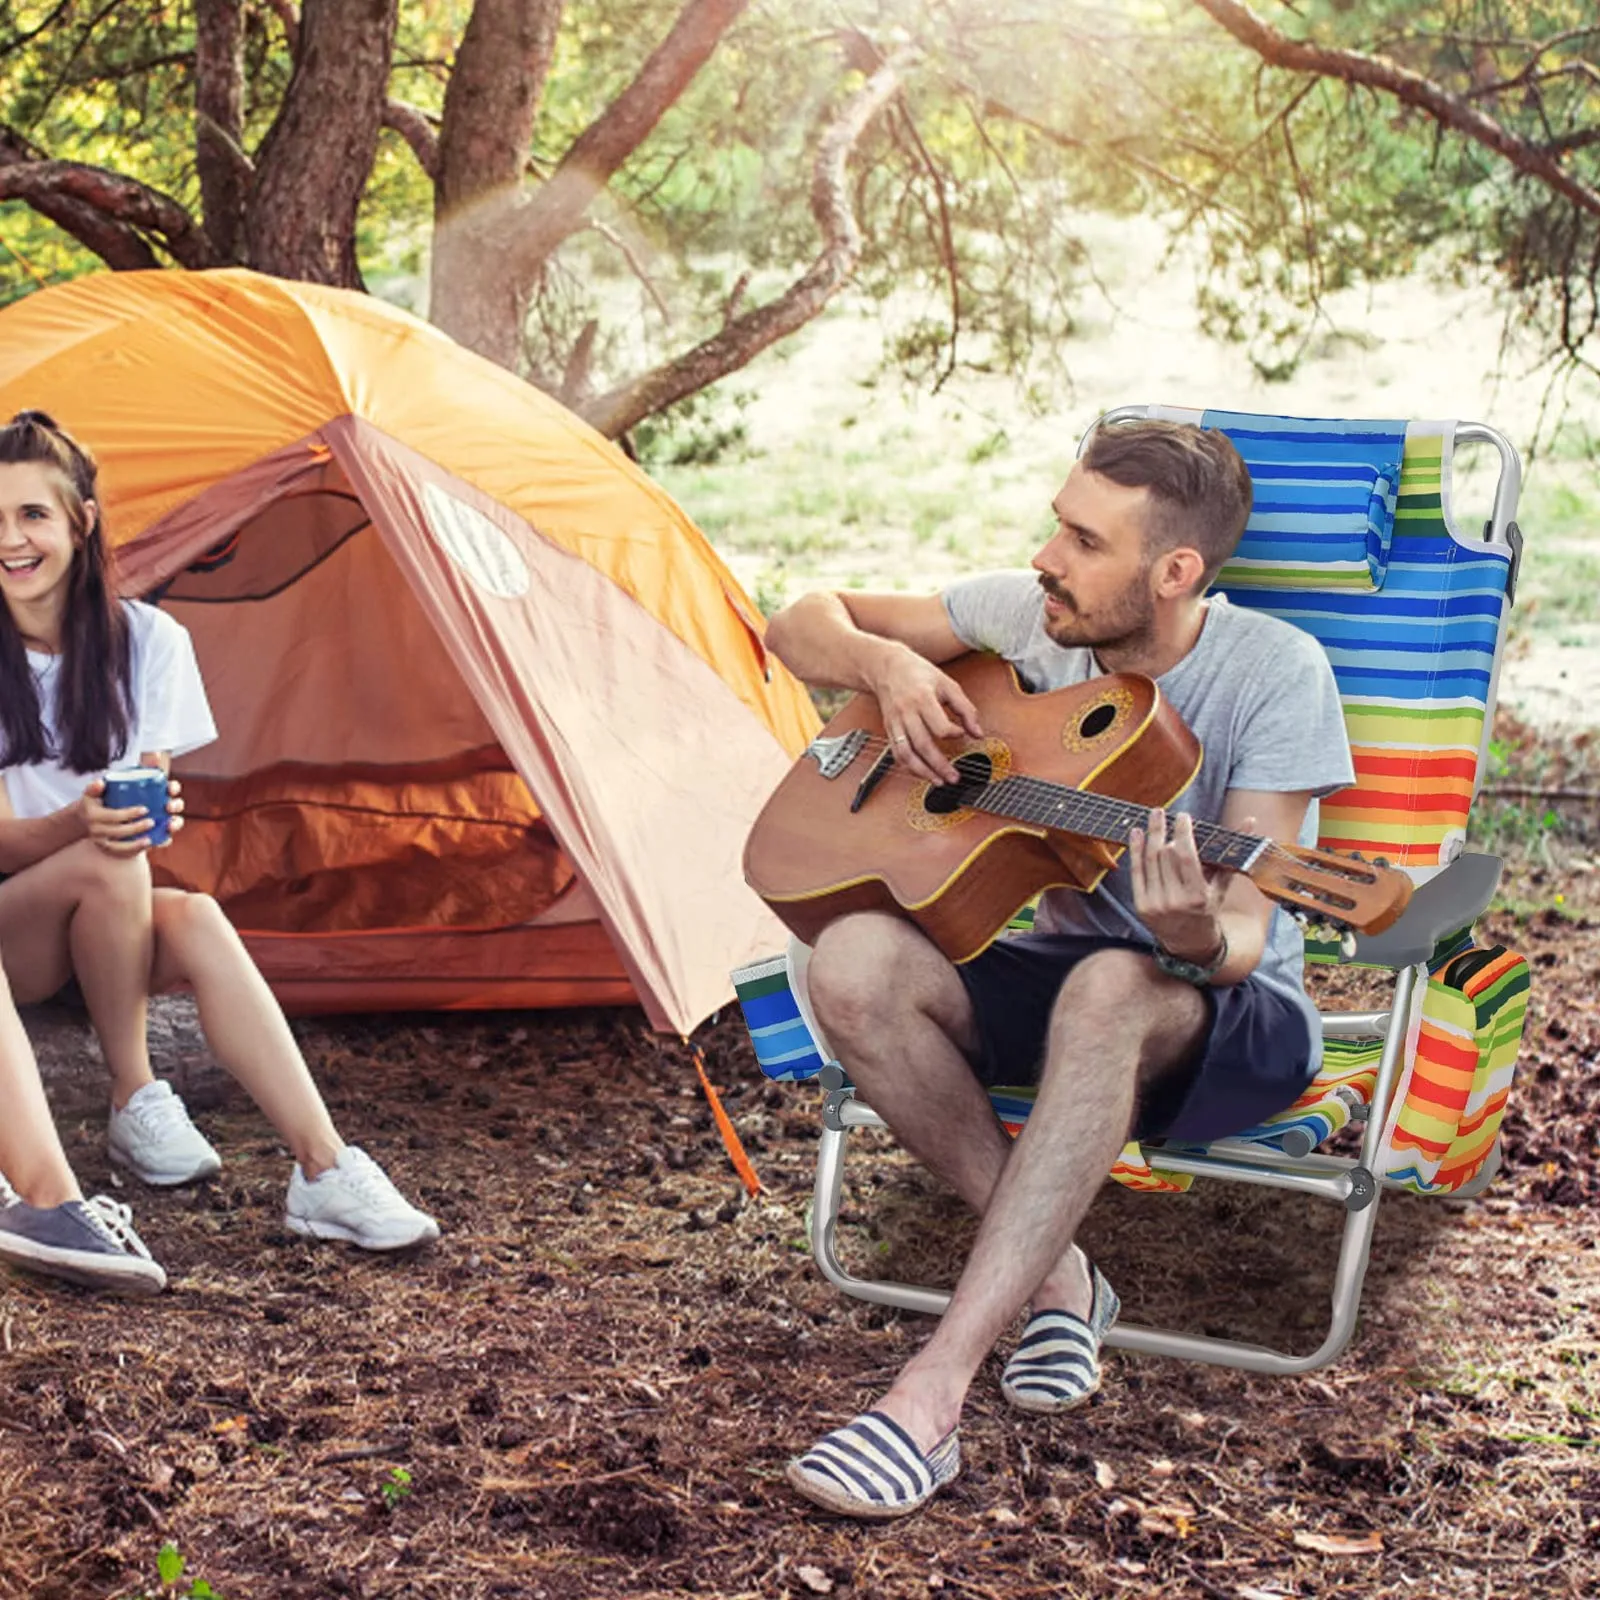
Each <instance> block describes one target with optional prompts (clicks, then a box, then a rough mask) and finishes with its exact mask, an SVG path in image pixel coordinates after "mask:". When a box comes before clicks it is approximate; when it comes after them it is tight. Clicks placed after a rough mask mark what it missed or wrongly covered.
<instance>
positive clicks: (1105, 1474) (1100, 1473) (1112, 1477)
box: [1094, 1461, 1117, 1489]
mask: <svg viewBox="0 0 1600 1600" xmlns="http://www.w3.org/2000/svg"><path fill="white" fill-rule="evenodd" d="M1094 1481H1095V1482H1096V1483H1098V1484H1099V1485H1100V1487H1101V1488H1102V1489H1115V1488H1116V1486H1117V1475H1116V1473H1115V1472H1113V1471H1112V1469H1111V1463H1110V1462H1109V1461H1097V1462H1095V1464H1094Z"/></svg>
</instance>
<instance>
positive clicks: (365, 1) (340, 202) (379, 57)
mask: <svg viewBox="0 0 1600 1600" xmlns="http://www.w3.org/2000/svg"><path fill="white" fill-rule="evenodd" d="M397 11H398V0H306V3H305V7H304V9H303V10H302V12H301V16H300V52H299V55H298V56H297V58H296V60H295V66H294V75H293V76H292V77H291V78H290V80H289V88H288V90H287V92H286V93H285V95H284V98H283V106H282V108H281V109H280V111H279V113H278V118H277V121H276V122H274V123H273V125H272V131H271V133H269V134H268V135H267V137H266V139H265V140H264V141H263V143H262V146H261V149H260V152H259V153H258V155H257V157H256V179H255V184H254V186H253V188H252V190H251V193H250V197H249V202H248V206H247V209H246V220H245V244H246V248H245V252H244V254H245V259H246V260H247V261H248V262H249V264H250V265H251V266H252V267H255V268H256V269H257V270H258V271H261V272H270V273H273V274H275V275H276V276H278V277H280V278H301V279H304V280H306V281H308V282H311V283H332V284H339V285H342V286H343V287H345V288H351V289H359V288H362V287H363V285H362V282H361V272H360V269H359V267H358V266H357V263H356V244H355V233H356V215H357V212H358V210H359V209H360V205H361V194H362V191H363V190H364V189H365V188H366V185H367V179H368V177H369V176H370V175H371V173H372V163H373V160H374V158H375V157H376V155H377V151H378V131H379V129H380V128H381V127H382V125H383V119H384V108H385V104H386V100H387V89H388V81H389V59H390V54H391V52H392V50H393V48H394V36H395V26H396V17H397Z"/></svg>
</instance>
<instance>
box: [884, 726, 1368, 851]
mask: <svg viewBox="0 0 1600 1600" xmlns="http://www.w3.org/2000/svg"><path fill="white" fill-rule="evenodd" d="M892 749H893V746H892V745H891V743H890V741H889V739H888V738H887V736H886V735H884V734H872V733H869V734H868V735H867V737H866V738H865V739H864V740H863V741H862V743H861V745H860V747H859V749H858V750H857V752H856V759H859V758H860V757H861V756H862V755H864V754H869V753H875V754H879V755H881V754H882V752H883V751H885V750H891V751H892ZM963 754H982V752H981V751H977V752H963ZM883 776H884V779H888V778H909V779H911V781H913V782H916V783H925V782H927V780H926V779H925V778H918V777H917V776H916V774H915V773H908V772H906V771H904V770H902V769H899V767H898V759H897V763H896V766H895V767H892V768H890V770H889V771H888V772H886V773H885V774H884V775H883ZM880 781H882V780H880ZM1001 785H1008V786H1011V785H1014V786H1015V788H1016V791H1017V792H1019V793H1022V794H1023V795H1025V796H1026V797H1027V798H1029V799H1032V800H1034V801H1035V802H1036V803H1046V804H1048V805H1050V806H1052V807H1057V806H1058V804H1059V803H1058V802H1057V801H1056V799H1055V796H1056V795H1072V796H1075V797H1076V801H1077V803H1078V806H1079V809H1080V810H1081V811H1082V812H1083V813H1084V815H1085V820H1086V821H1095V822H1101V823H1105V824H1110V823H1116V824H1118V825H1121V826H1123V827H1124V828H1132V827H1136V826H1138V820H1137V817H1132V818H1130V816H1129V813H1138V814H1140V815H1142V816H1148V814H1149V812H1150V811H1151V810H1152V809H1154V808H1152V807H1147V806H1141V805H1140V804H1139V803H1138V802H1137V801H1134V800H1123V799H1121V798H1120V797H1118V796H1116V795H1101V794H1096V793H1095V792H1094V791H1093V790H1090V789H1075V788H1073V787H1072V786H1071V785H1070V784H1058V783H1054V782H1052V781H1050V780H1049V779H1045V778H1036V777H1032V776H1031V775H1029V774H1027V773H1018V774H1015V775H1012V776H1007V777H1004V778H999V779H993V780H990V781H989V782H986V783H984V784H983V785H982V789H983V790H990V789H997V788H999V787H1000V786H1001ZM944 787H946V788H954V787H956V786H955V785H954V784H947V785H945V786H944ZM1001 814H1002V815H1007V816H1012V817H1013V820H1015V821H1018V822H1035V823H1038V824H1040V825H1041V826H1049V824H1048V823H1047V822H1046V819H1045V818H1044V817H1043V816H1029V815H1026V814H1015V813H1012V812H1010V811H1007V812H1004V813H1001ZM1192 820H1193V822H1194V830H1195V838H1196V841H1197V842H1203V843H1207V844H1211V843H1215V842H1217V841H1218V840H1226V841H1227V844H1226V845H1225V846H1224V848H1227V847H1229V846H1232V845H1235V844H1246V845H1249V846H1251V847H1252V848H1254V847H1255V846H1256V845H1258V844H1262V843H1264V844H1265V845H1266V849H1265V850H1262V851H1261V853H1260V855H1259V856H1258V857H1257V860H1260V859H1261V858H1262V857H1269V856H1270V857H1273V858H1275V859H1279V860H1281V861H1282V862H1285V863H1289V864H1296V865H1301V866H1302V868H1304V863H1302V862H1301V861H1300V858H1299V857H1298V856H1297V855H1295V854H1294V852H1293V851H1291V850H1287V849H1285V848H1284V847H1283V846H1282V845H1281V844H1279V843H1278V841H1277V840H1275V839H1269V838H1267V837H1266V836H1265V835H1264V834H1251V833H1240V832H1237V831H1236V830H1234V829H1231V828H1224V827H1222V826H1221V825H1220V824H1219V823H1214V822H1208V821H1206V820H1205V819H1203V818H1193V819H1192ZM1063 831H1064V832H1071V831H1073V830H1071V829H1070V828H1068V829H1064V830H1063ZM1091 837H1094V836H1093V835H1091ZM1109 842H1112V843H1121V844H1127V843H1128V838H1127V834H1126V832H1124V833H1123V834H1122V835H1121V836H1120V837H1119V836H1118V835H1116V834H1113V835H1112V836H1111V839H1110V841H1109ZM1363 864H1364V865H1365V864H1366V863H1363Z"/></svg>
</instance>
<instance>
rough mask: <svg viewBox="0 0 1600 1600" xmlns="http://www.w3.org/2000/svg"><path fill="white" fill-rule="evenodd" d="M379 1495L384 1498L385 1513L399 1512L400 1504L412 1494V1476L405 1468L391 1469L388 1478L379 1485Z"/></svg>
mask: <svg viewBox="0 0 1600 1600" xmlns="http://www.w3.org/2000/svg"><path fill="white" fill-rule="evenodd" d="M378 1493H379V1494H380V1495H381V1496H382V1498H383V1509H384V1510H385V1511H389V1512H393V1511H395V1510H397V1509H398V1508H399V1505H400V1502H401V1501H402V1500H404V1499H405V1497H406V1496H407V1495H408V1494H410V1493H411V1474H410V1473H409V1472H408V1471H406V1469H405V1468H404V1467H390V1469H389V1475H388V1477H386V1478H385V1479H384V1480H383V1482H382V1483H381V1484H379V1485H378Z"/></svg>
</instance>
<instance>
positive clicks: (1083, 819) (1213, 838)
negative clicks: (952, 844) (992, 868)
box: [931, 763, 1268, 872]
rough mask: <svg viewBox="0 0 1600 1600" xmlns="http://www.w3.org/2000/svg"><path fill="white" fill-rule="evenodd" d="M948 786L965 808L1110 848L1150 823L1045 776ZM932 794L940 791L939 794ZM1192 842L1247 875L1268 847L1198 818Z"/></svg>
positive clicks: (1135, 808)
mask: <svg viewBox="0 0 1600 1600" xmlns="http://www.w3.org/2000/svg"><path fill="white" fill-rule="evenodd" d="M958 765H959V763H958ZM947 788H948V790H952V791H954V793H955V794H956V796H957V797H958V798H959V800H960V803H961V804H962V805H964V806H971V807H972V808H973V809H974V810H977V811H986V812H988V813H989V814H990V815H991V816H997V817H1009V818H1010V819H1011V820H1012V821H1014V822H1028V823H1032V824H1034V825H1035V826H1037V827H1041V828H1059V829H1061V830H1062V831H1063V832H1066V833H1077V834H1084V835H1087V836H1088V837H1089V838H1092V839H1105V840H1107V841H1109V842H1110V843H1112V844H1124V845H1125V844H1126V843H1127V842H1128V835H1129V833H1131V832H1132V830H1133V829H1135V828H1142V827H1144V826H1145V825H1146V824H1147V823H1148V821H1149V819H1150V812H1149V810H1148V808H1147V807H1145V806H1141V805H1135V804H1134V803H1133V802H1132V801H1130V800H1119V799H1117V798H1116V797H1114V796H1111V795H1100V794H1093V793H1091V792H1090V791H1088V790H1086V789H1071V788H1068V787H1067V786H1066V785H1065V784H1059V783H1051V782H1049V781H1048V780H1046V779H1044V778H1026V777H1011V778H1000V779H997V780H995V781H994V782H992V783H983V782H969V783H962V784H959V785H958V784H951V785H948V786H947ZM931 793H938V790H933V791H931ZM1194 838H1195V848H1196V849H1197V850H1198V851H1199V852H1200V859H1201V860H1202V861H1205V862H1208V863H1209V864H1211V865H1212V866H1217V867H1228V868H1230V869H1232V870H1233V871H1235V872H1244V871H1247V870H1248V869H1249V868H1250V867H1251V865H1252V864H1253V863H1254V862H1255V859H1256V857H1257V856H1258V855H1259V854H1260V853H1261V850H1262V849H1263V847H1264V846H1265V845H1266V844H1267V843H1268V841H1267V840H1266V839H1263V838H1259V837H1257V836H1256V835H1255V834H1250V833H1237V832H1235V831H1234V830H1233V829H1231V828H1223V827H1219V826H1218V825H1217V824H1216V823H1214V822H1203V821H1201V820H1200V819H1198V818H1196V819H1195V823H1194Z"/></svg>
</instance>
